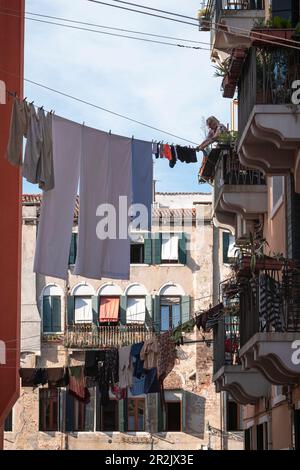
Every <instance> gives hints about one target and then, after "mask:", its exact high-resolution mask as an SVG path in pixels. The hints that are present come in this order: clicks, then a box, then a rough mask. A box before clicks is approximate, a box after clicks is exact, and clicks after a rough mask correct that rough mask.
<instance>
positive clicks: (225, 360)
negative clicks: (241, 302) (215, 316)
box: [213, 297, 269, 405]
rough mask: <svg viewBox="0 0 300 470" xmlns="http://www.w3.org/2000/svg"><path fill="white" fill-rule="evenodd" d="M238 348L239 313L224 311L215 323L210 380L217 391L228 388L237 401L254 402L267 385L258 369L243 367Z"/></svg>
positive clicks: (263, 393) (265, 390)
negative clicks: (212, 372)
mask: <svg viewBox="0 0 300 470" xmlns="http://www.w3.org/2000/svg"><path fill="white" fill-rule="evenodd" d="M235 300H237V297H236V299H235ZM231 305H232V302H231ZM239 349H240V333H239V316H238V312H236V313H232V314H229V315H225V316H224V317H223V318H221V319H220V320H219V322H218V324H217V325H216V326H215V327H214V375H213V381H214V382H215V386H216V391H217V392H221V391H227V392H229V393H230V394H231V396H232V397H233V398H234V399H235V401H236V402H238V403H240V404H242V405H247V404H252V405H254V404H255V403H257V401H258V400H259V399H260V398H261V397H263V396H266V395H267V392H268V387H269V385H268V382H267V380H266V379H265V378H264V377H263V376H262V374H261V373H260V372H259V371H258V370H257V369H248V370H244V369H243V368H242V365H241V361H240V357H239Z"/></svg>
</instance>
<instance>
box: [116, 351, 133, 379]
mask: <svg viewBox="0 0 300 470" xmlns="http://www.w3.org/2000/svg"><path fill="white" fill-rule="evenodd" d="M130 351H131V346H124V347H122V348H120V349H119V387H120V388H126V387H131V385H132V377H133V367H132V358H131V354H130Z"/></svg>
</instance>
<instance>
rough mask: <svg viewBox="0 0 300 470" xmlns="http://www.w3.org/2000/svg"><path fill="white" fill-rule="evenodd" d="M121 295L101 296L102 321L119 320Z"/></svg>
mask: <svg viewBox="0 0 300 470" xmlns="http://www.w3.org/2000/svg"><path fill="white" fill-rule="evenodd" d="M119 310H120V297H101V300H100V322H114V323H116V322H118V321H119Z"/></svg>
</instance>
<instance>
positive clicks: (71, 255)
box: [69, 233, 78, 265]
mask: <svg viewBox="0 0 300 470" xmlns="http://www.w3.org/2000/svg"><path fill="white" fill-rule="evenodd" d="M77 235H78V234H77V233H72V238H71V246H70V253H69V265H73V264H75V262H76V255H77Z"/></svg>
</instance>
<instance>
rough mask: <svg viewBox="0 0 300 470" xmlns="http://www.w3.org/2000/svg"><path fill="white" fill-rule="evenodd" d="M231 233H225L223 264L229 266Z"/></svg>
mask: <svg viewBox="0 0 300 470" xmlns="http://www.w3.org/2000/svg"><path fill="white" fill-rule="evenodd" d="M229 238H230V235H229V232H223V263H224V264H228V263H229V258H228V249H229Z"/></svg>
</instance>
